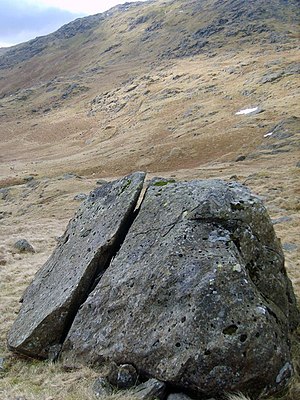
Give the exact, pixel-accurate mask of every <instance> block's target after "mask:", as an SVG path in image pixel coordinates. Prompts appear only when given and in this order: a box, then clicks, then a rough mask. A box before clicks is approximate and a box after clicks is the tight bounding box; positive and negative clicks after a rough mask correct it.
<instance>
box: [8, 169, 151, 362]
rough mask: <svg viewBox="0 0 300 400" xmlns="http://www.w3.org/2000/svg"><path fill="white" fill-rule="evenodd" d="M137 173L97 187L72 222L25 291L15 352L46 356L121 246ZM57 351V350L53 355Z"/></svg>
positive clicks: (139, 178) (139, 182) (11, 342)
mask: <svg viewBox="0 0 300 400" xmlns="http://www.w3.org/2000/svg"><path fill="white" fill-rule="evenodd" d="M144 177H145V174H144V173H142V172H137V173H134V174H132V175H129V176H127V177H125V178H123V179H120V180H117V181H114V182H110V183H107V184H105V185H102V186H101V187H100V188H97V189H96V190H94V191H93V192H92V193H91V194H90V195H89V197H88V198H87V199H86V201H85V202H84V203H83V204H82V205H81V207H80V208H79V210H78V212H77V213H76V214H75V216H74V218H73V219H72V220H71V221H70V222H69V224H68V227H67V229H66V232H65V234H64V235H63V237H62V239H61V240H60V243H58V245H57V247H56V249H55V250H54V252H53V254H52V255H51V257H50V258H49V260H48V261H47V262H46V263H45V265H44V266H43V267H42V268H41V270H40V271H38V273H37V274H36V276H35V278H34V280H33V282H32V283H31V285H30V286H29V287H28V288H27V290H26V292H25V293H24V295H23V304H22V307H21V310H20V312H19V315H18V318H17V320H16V321H15V323H14V324H13V326H12V328H11V330H10V333H9V335H8V346H9V348H10V349H11V350H13V351H16V352H19V353H22V354H26V355H30V356H34V357H40V358H47V357H48V354H49V352H50V354H52V353H53V351H52V350H51V349H53V348H54V349H55V352H56V349H57V345H59V344H61V343H62V342H63V340H64V338H65V336H66V334H67V331H68V329H69V327H70V325H71V323H72V321H73V318H74V316H75V314H76V312H77V310H78V308H79V307H80V305H81V304H82V302H83V301H84V300H85V299H86V297H87V296H88V294H89V292H90V291H91V290H92V287H93V285H95V280H96V281H97V279H99V277H100V276H101V274H103V272H104V270H105V269H106V268H107V265H108V263H109V261H110V259H111V257H113V256H114V254H115V252H116V251H117V250H118V247H119V246H120V244H121V242H122V240H123V237H124V235H125V234H126V231H127V229H128V227H129V226H130V224H131V222H132V219H133V215H134V208H135V206H136V203H137V200H138V197H139V194H140V191H141V189H142V186H143V181H144ZM55 352H54V353H55Z"/></svg>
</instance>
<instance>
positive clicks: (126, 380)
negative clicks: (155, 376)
mask: <svg viewBox="0 0 300 400" xmlns="http://www.w3.org/2000/svg"><path fill="white" fill-rule="evenodd" d="M108 381H109V383H110V384H111V385H113V386H115V387H116V388H118V389H129V388H131V387H133V386H135V385H136V384H137V382H138V374H137V372H136V369H135V368H134V366H133V365H131V364H122V365H118V366H117V365H116V364H113V366H112V370H111V371H110V373H109V376H108Z"/></svg>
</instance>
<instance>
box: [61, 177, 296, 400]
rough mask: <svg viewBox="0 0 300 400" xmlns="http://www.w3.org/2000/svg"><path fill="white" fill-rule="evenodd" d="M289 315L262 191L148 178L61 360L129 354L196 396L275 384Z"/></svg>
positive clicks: (279, 380)
mask: <svg viewBox="0 0 300 400" xmlns="http://www.w3.org/2000/svg"><path fill="white" fill-rule="evenodd" d="M298 322H299V312H298V310H297V307H296V300H295V297H294V294H293V290H292V286H291V283H290V281H289V279H288V278H287V276H286V271H285V269H284V257H283V253H282V249H281V245H280V242H279V241H278V240H277V238H276V237H275V233H274V229H273V226H272V223H271V221H270V218H269V216H268V214H267V212H266V209H265V208H264V206H263V204H262V201H261V200H260V199H259V198H257V197H256V196H253V195H252V194H251V193H250V191H249V190H248V189H246V188H245V187H243V186H241V185H239V184H238V183H236V182H229V183H225V182H223V181H219V180H207V181H192V182H182V183H168V184H167V182H165V181H163V180H160V181H159V180H155V181H153V182H152V184H150V187H149V188H148V190H147V192H146V195H145V198H144V200H143V202H142V205H141V209H140V211H139V214H138V216H137V218H136V219H135V221H134V223H133V225H132V226H131V229H130V231H129V233H128V234H127V236H126V239H125V241H124V243H123V245H122V247H121V249H120V251H119V252H118V254H117V255H116V257H115V258H114V260H113V261H112V263H111V264H110V266H109V268H108V269H107V270H106V271H105V273H104V274H103V276H102V278H101V280H100V282H99V283H98V285H97V287H96V288H95V290H94V291H93V292H92V293H91V294H90V296H89V297H88V299H87V300H86V302H85V303H84V304H83V306H82V307H81V308H80V310H79V312H78V313H77V315H76V318H75V320H74V323H73V325H72V327H71V329H70V331H69V334H68V336H67V338H66V341H65V343H64V346H63V351H62V357H63V359H65V360H66V361H68V362H75V361H76V362H78V361H79V362H82V363H88V364H95V365H97V364H101V363H102V362H104V361H107V360H110V361H114V362H116V363H117V364H121V363H124V362H126V363H130V364H133V365H134V366H135V367H136V368H137V370H138V372H139V374H141V375H146V376H150V377H154V378H156V379H158V380H161V381H164V382H167V383H169V384H171V385H176V387H177V388H178V389H179V390H181V391H183V392H186V391H187V390H189V391H192V392H194V393H195V394H196V395H200V396H201V395H202V394H205V395H206V396H214V395H217V394H219V393H222V392H224V391H244V392H249V393H251V394H254V395H256V394H258V393H259V392H261V391H262V390H265V391H266V392H268V393H273V392H276V391H278V390H280V389H281V388H282V387H284V386H285V385H286V383H287V380H288V379H289V377H290V375H291V373H292V366H291V363H290V351H289V339H288V336H289V332H290V330H291V329H294V328H295V327H296V326H297V324H298Z"/></svg>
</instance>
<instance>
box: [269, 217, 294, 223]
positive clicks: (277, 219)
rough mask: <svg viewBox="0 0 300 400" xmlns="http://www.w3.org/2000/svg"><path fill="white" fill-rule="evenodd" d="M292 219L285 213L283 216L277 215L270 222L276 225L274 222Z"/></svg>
mask: <svg viewBox="0 0 300 400" xmlns="http://www.w3.org/2000/svg"><path fill="white" fill-rule="evenodd" d="M291 220H292V218H291V217H288V216H287V215H285V216H283V217H279V218H273V219H272V224H273V225H276V224H281V223H283V222H290V221H291Z"/></svg>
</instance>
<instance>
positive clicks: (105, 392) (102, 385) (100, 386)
mask: <svg viewBox="0 0 300 400" xmlns="http://www.w3.org/2000/svg"><path fill="white" fill-rule="evenodd" d="M93 392H94V394H95V396H96V397H104V396H109V395H111V394H112V393H113V388H112V387H111V385H110V383H109V382H108V380H107V379H106V378H104V377H102V376H99V377H98V378H97V379H96V380H95V383H94V385H93Z"/></svg>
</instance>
